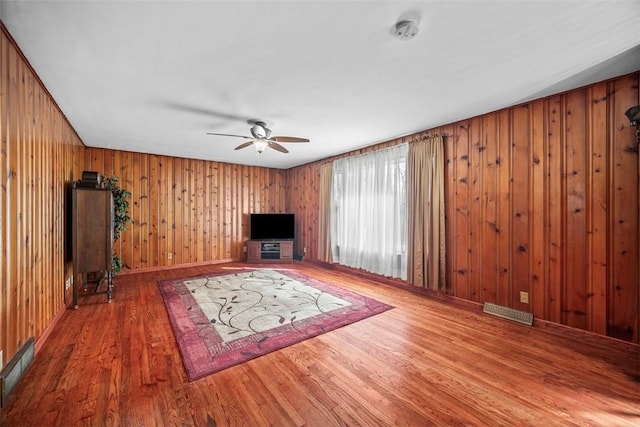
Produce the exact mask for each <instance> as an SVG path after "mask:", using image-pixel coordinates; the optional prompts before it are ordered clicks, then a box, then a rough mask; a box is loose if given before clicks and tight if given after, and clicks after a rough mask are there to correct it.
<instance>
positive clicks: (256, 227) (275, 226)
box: [250, 213, 296, 240]
mask: <svg viewBox="0 0 640 427" xmlns="http://www.w3.org/2000/svg"><path fill="white" fill-rule="evenodd" d="M295 228H296V226H295V215H294V214H287V213H281V214H255V213H254V214H251V227H250V238H251V240H293V239H294V238H295Z"/></svg>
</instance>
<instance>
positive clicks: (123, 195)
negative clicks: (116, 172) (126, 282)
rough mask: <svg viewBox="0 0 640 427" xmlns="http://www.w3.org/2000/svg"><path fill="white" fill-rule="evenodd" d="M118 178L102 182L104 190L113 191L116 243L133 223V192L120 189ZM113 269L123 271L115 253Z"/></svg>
mask: <svg viewBox="0 0 640 427" xmlns="http://www.w3.org/2000/svg"><path fill="white" fill-rule="evenodd" d="M118 181H119V180H118V177H116V176H112V177H109V178H107V177H105V176H104V175H103V176H102V182H103V183H104V188H106V189H107V190H110V191H111V194H113V211H114V220H113V241H114V242H116V241H117V240H118V239H119V238H120V232H122V231H124V230H126V229H127V223H128V222H131V217H130V216H129V197H131V192H129V191H127V190H124V189H122V188H120V186H119V185H118ZM111 268H112V270H113V272H114V273H118V272H120V271H121V270H122V259H120V257H119V256H117V255H116V254H115V252H114V254H113V261H112V264H111Z"/></svg>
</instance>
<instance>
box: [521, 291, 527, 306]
mask: <svg viewBox="0 0 640 427" xmlns="http://www.w3.org/2000/svg"><path fill="white" fill-rule="evenodd" d="M520 302H521V303H523V304H529V292H522V291H520Z"/></svg>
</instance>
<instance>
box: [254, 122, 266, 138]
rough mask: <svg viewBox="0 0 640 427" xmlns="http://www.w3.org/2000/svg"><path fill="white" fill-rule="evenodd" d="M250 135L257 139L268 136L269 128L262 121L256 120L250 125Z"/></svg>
mask: <svg viewBox="0 0 640 427" xmlns="http://www.w3.org/2000/svg"><path fill="white" fill-rule="evenodd" d="M251 135H253V137H254V138H257V139H264V138H269V135H271V130H269V129H268V128H267V125H266V124H265V123H264V122H256V123H255V124H254V125H253V126H251Z"/></svg>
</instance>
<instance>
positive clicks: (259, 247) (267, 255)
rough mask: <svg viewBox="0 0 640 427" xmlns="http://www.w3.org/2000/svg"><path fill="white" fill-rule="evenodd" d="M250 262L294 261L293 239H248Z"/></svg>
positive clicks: (248, 259)
mask: <svg viewBox="0 0 640 427" xmlns="http://www.w3.org/2000/svg"><path fill="white" fill-rule="evenodd" d="M247 262H248V263H291V262H293V241H292V240H248V241H247Z"/></svg>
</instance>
